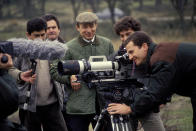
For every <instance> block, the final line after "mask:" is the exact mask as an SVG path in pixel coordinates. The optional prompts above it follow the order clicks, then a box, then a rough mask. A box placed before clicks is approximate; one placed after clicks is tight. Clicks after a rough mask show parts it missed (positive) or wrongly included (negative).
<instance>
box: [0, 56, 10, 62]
mask: <svg viewBox="0 0 196 131" xmlns="http://www.w3.org/2000/svg"><path fill="white" fill-rule="evenodd" d="M1 62H2V63H7V62H8V57H7V56H6V55H3V56H2V58H1Z"/></svg>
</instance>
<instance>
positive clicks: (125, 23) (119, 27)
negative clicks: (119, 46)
mask: <svg viewBox="0 0 196 131" xmlns="http://www.w3.org/2000/svg"><path fill="white" fill-rule="evenodd" d="M130 28H131V29H132V30H133V31H140V30H141V24H140V22H138V21H136V20H135V19H133V18H132V17H131V16H124V17H123V18H121V19H120V20H119V21H118V22H117V23H116V24H115V25H114V30H115V32H116V34H117V35H120V32H121V31H125V30H128V29H130Z"/></svg>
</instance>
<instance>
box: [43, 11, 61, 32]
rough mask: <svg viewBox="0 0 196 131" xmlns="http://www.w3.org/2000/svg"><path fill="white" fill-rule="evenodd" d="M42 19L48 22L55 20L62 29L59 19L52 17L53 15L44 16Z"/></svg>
mask: <svg viewBox="0 0 196 131" xmlns="http://www.w3.org/2000/svg"><path fill="white" fill-rule="evenodd" d="M42 18H43V19H44V20H45V21H46V22H47V21H50V20H54V21H55V22H56V24H57V26H58V28H59V29H60V24H59V20H58V19H57V17H56V16H54V15H52V14H47V15H44V16H42Z"/></svg>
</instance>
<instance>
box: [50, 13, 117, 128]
mask: <svg viewBox="0 0 196 131" xmlns="http://www.w3.org/2000/svg"><path fill="white" fill-rule="evenodd" d="M97 21H98V17H97V16H96V15H95V14H94V13H92V12H83V13H80V14H79V15H78V16H77V17H76V29H77V31H78V32H79V33H80V35H79V36H78V37H76V38H74V39H72V40H71V41H69V42H67V43H66V44H67V46H68V48H69V50H68V51H67V52H66V55H65V57H64V60H81V59H86V60H88V59H89V56H100V55H105V56H109V55H110V54H112V53H113V52H114V48H113V45H112V43H111V41H110V40H109V39H107V38H105V37H102V36H99V35H96V29H97ZM50 73H51V76H52V78H53V79H54V80H57V81H58V82H60V83H63V84H66V85H67V88H66V90H67V92H68V93H69V98H68V101H67V104H66V113H67V114H66V116H65V117H66V122H67V127H68V130H69V131H88V127H89V124H90V123H91V124H92V125H93V126H94V125H95V123H96V121H94V120H93V118H94V116H95V114H96V90H95V88H89V87H87V84H86V83H85V82H83V81H82V82H80V83H78V82H75V81H76V80H77V78H76V76H75V75H72V76H60V75H59V74H58V71H57V69H56V63H54V64H53V66H52V67H51V70H50Z"/></svg>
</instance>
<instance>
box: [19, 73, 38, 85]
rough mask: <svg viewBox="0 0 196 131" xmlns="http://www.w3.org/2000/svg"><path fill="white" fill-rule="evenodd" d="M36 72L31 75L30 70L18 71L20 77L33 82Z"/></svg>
mask: <svg viewBox="0 0 196 131" xmlns="http://www.w3.org/2000/svg"><path fill="white" fill-rule="evenodd" d="M35 78H36V74H33V75H32V70H28V71H25V72H22V73H20V79H21V80H23V81H25V82H29V83H31V84H33V83H34V82H35Z"/></svg>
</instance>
